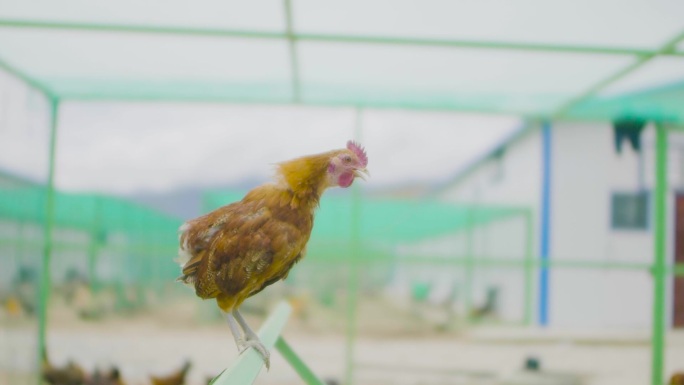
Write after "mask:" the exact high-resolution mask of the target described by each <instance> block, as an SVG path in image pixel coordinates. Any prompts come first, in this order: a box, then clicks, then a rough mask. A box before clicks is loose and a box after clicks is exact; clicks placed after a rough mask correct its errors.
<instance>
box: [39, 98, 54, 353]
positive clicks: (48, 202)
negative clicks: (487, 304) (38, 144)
mask: <svg viewBox="0 0 684 385" xmlns="http://www.w3.org/2000/svg"><path fill="white" fill-rule="evenodd" d="M49 101H50V142H49V143H50V144H49V146H50V147H49V149H48V151H49V157H48V160H49V164H48V182H47V189H46V196H45V218H46V220H45V221H44V222H43V260H42V267H41V275H40V276H41V279H40V291H39V293H40V295H39V298H38V346H37V348H38V350H37V352H36V354H37V357H38V360H37V362H41V357H42V353H43V352H44V351H45V346H46V340H47V338H46V331H47V320H48V314H47V313H48V303H49V301H50V285H51V284H50V278H51V277H50V262H51V258H52V230H53V225H54V222H55V218H54V217H55V152H56V150H57V126H58V122H59V99H57V98H52V97H51V98H49Z"/></svg>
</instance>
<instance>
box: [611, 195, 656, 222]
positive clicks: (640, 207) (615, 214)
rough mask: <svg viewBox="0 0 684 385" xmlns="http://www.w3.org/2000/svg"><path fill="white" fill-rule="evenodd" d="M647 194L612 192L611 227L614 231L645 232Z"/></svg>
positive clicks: (647, 207)
mask: <svg viewBox="0 0 684 385" xmlns="http://www.w3.org/2000/svg"><path fill="white" fill-rule="evenodd" d="M648 197H649V194H648V192H647V191H639V192H636V193H626V192H614V193H613V195H612V197H611V212H612V214H611V226H612V228H613V229H616V230H647V229H648V215H649V205H648Z"/></svg>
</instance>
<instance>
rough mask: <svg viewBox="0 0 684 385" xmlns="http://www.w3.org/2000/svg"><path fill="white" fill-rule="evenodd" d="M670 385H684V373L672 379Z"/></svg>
mask: <svg viewBox="0 0 684 385" xmlns="http://www.w3.org/2000/svg"><path fill="white" fill-rule="evenodd" d="M670 385H684V372H677V373H674V374H673V375H672V377H670Z"/></svg>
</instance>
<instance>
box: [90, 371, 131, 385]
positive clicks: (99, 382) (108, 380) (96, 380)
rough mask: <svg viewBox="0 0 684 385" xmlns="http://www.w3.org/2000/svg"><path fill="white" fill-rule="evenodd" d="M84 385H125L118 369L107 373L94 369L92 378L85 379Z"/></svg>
mask: <svg viewBox="0 0 684 385" xmlns="http://www.w3.org/2000/svg"><path fill="white" fill-rule="evenodd" d="M84 385H125V383H124V382H123V379H122V378H121V372H120V371H119V368H117V367H113V368H111V369H110V370H109V372H104V373H103V372H100V370H98V369H96V370H95V372H94V373H93V375H92V376H90V377H89V378H87V379H86V381H85V382H84Z"/></svg>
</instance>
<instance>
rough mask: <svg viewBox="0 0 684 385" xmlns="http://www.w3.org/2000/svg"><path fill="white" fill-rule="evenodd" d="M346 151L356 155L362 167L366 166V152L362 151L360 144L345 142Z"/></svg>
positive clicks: (351, 141)
mask: <svg viewBox="0 0 684 385" xmlns="http://www.w3.org/2000/svg"><path fill="white" fill-rule="evenodd" d="M347 149H349V150H350V151H352V152H353V153H354V154H356V157H357V158H359V161H360V162H361V164H362V165H363V167H366V165H367V164H368V155H366V150H364V149H363V147H361V145H360V144H358V143H356V142H355V141H353V140H350V141H348V142H347Z"/></svg>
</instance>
